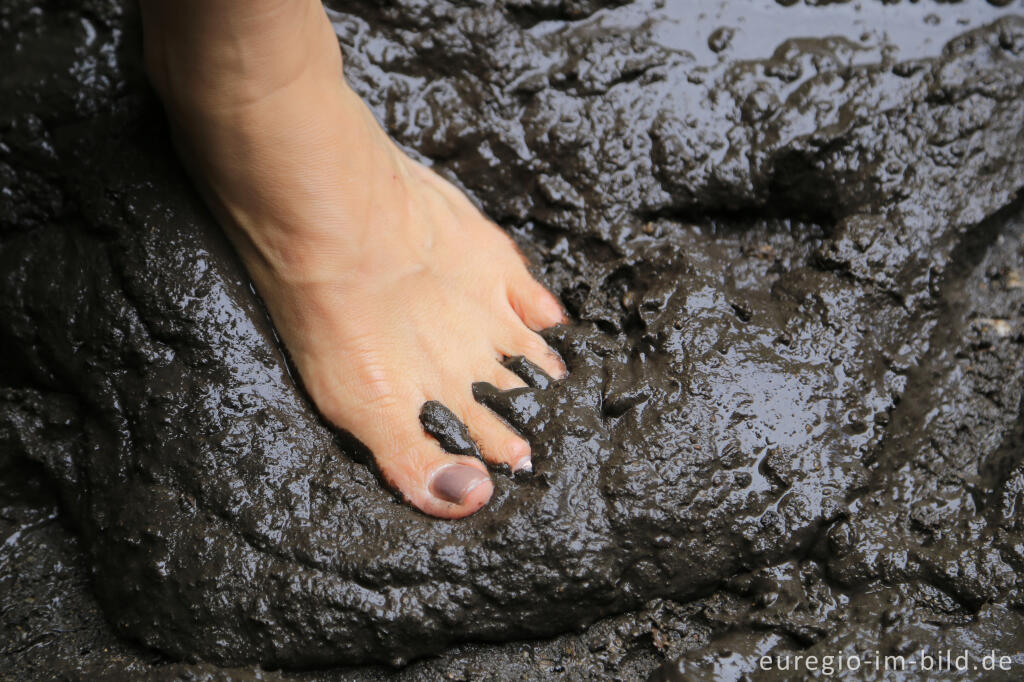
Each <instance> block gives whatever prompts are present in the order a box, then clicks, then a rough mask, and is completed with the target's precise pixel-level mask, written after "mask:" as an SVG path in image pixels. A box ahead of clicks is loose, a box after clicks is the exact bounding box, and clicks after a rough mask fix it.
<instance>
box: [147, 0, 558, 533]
mask: <svg viewBox="0 0 1024 682" xmlns="http://www.w3.org/2000/svg"><path fill="white" fill-rule="evenodd" d="M141 7H142V19H143V35H144V45H145V58H146V65H147V68H148V71H149V75H150V80H151V82H152V83H153V86H154V87H155V89H156V90H157V92H158V93H159V95H160V97H161V99H162V100H163V102H164V106H165V108H166V110H167V114H168V118H169V120H170V122H171V127H172V131H173V135H174V138H175V142H176V144H177V147H178V150H179V154H180V156H181V157H182V160H183V161H184V163H185V165H186V167H187V168H188V169H189V171H190V173H191V175H192V177H193V178H194V180H195V182H196V185H197V186H198V187H199V189H200V191H201V192H202V194H203V196H204V198H205V199H206V202H207V204H208V205H209V206H210V208H211V210H212V212H213V213H214V215H215V216H216V217H217V219H218V221H219V222H220V224H221V226H222V227H223V228H224V230H225V231H226V233H227V235H228V237H229V238H230V239H231V241H232V243H233V244H234V245H235V248H236V249H237V251H238V253H239V255H240V257H241V259H242V261H243V262H244V263H245V266H246V267H247V269H248V271H249V274H250V275H251V277H252V279H253V281H254V283H255V285H256V288H257V289H258V291H259V293H260V295H261V296H262V298H263V300H264V302H265V303H266V306H267V309H268V310H269V312H270V315H271V317H272V319H273V321H274V324H275V326H276V328H277V330H278V332H279V334H280V336H281V338H282V340H283V341H284V344H285V346H286V347H287V349H288V351H289V353H290V355H291V358H292V361H293V362H294V364H295V366H296V367H297V368H298V370H299V373H300V375H301V377H302V380H303V383H304V384H305V387H306V389H307V391H308V392H309V395H310V396H311V397H312V399H313V401H314V402H315V403H316V405H317V407H318V408H319V410H320V411H321V413H322V414H323V415H324V417H326V418H327V419H328V420H330V421H331V422H332V423H334V424H335V425H336V426H338V427H340V428H342V429H345V430H347V431H349V432H350V433H352V434H353V435H354V436H355V437H357V438H358V439H359V440H360V441H362V442H363V443H364V444H366V445H367V447H369V448H370V450H371V451H372V452H373V455H374V459H375V461H376V463H377V466H378V468H379V470H380V472H381V474H382V476H383V477H384V479H385V480H386V481H387V482H388V484H390V485H391V486H392V487H394V488H395V489H396V490H397V491H398V492H399V493H401V495H402V496H403V498H404V499H405V500H406V501H408V502H409V503H410V504H412V505H413V506H415V507H417V508H419V509H420V510H422V511H424V512H426V513H427V514H431V515H433V516H439V517H444V518H459V517H463V516H467V515H469V514H472V513H473V512H475V511H477V510H478V509H480V508H481V507H482V506H483V505H484V504H486V503H487V501H488V499H490V497H491V494H492V492H493V483H492V481H491V477H490V474H489V472H488V467H487V466H486V465H485V464H484V463H483V462H481V461H480V460H479V459H476V458H474V457H462V456H456V455H452V454H448V453H446V452H444V451H443V450H442V449H441V448H440V446H439V445H438V444H437V441H435V440H434V439H433V438H431V437H430V436H428V435H427V434H426V433H425V432H424V430H423V428H422V426H421V424H420V421H419V412H420V409H421V407H422V405H423V403H424V402H425V401H427V400H437V401H439V402H441V403H443V404H444V405H445V406H447V407H448V408H449V409H451V410H452V411H453V412H454V413H455V414H456V415H457V416H458V417H459V418H460V419H461V420H462V422H463V423H464V424H465V425H466V427H467V428H468V429H469V432H470V435H471V436H472V437H473V439H474V440H475V441H476V443H477V445H478V446H479V448H480V451H481V454H482V455H483V458H484V459H485V460H486V461H487V462H488V463H490V464H492V465H506V466H508V467H509V468H510V469H511V470H512V471H526V472H528V471H531V470H532V460H531V456H530V446H529V444H528V443H527V442H526V441H525V440H524V439H523V438H522V437H521V436H520V435H518V434H516V433H515V432H514V431H512V430H511V429H510V428H509V427H508V426H507V425H506V424H505V423H504V422H503V421H502V420H501V419H499V418H498V417H497V416H496V415H495V414H493V413H492V412H490V411H489V410H488V409H486V408H485V407H483V406H481V405H480V404H478V403H477V402H476V401H475V400H474V399H473V395H472V385H473V383H475V382H488V383H491V384H493V385H495V386H497V387H498V388H501V389H512V388H516V387H520V386H524V385H525V384H524V383H523V382H522V380H521V379H520V378H519V377H517V376H516V375H515V374H513V373H512V372H511V371H509V370H508V369H506V368H505V367H503V366H502V364H501V360H502V359H503V358H506V357H512V356H520V355H521V356H525V357H526V358H527V359H528V360H530V361H532V362H533V363H534V364H536V365H538V366H539V367H540V368H542V369H543V370H544V371H546V372H547V373H548V374H549V375H551V376H552V377H555V378H560V377H562V376H564V375H565V366H564V364H563V363H562V361H561V360H560V358H559V357H558V355H557V354H556V353H555V352H554V351H553V350H551V348H550V347H549V346H548V345H547V343H546V342H545V341H544V339H543V338H542V337H541V336H540V335H539V334H538V333H537V332H538V331H540V330H543V329H545V328H547V327H551V326H553V325H556V324H559V323H561V322H564V321H565V317H564V312H563V310H562V307H561V305H560V304H559V302H558V300H557V299H556V298H555V297H554V296H553V295H552V294H551V293H550V292H548V291H547V290H546V289H545V288H544V287H543V286H541V285H540V284H539V283H538V282H537V281H536V280H535V279H534V278H533V277H532V276H531V275H530V273H529V271H528V270H527V267H526V264H525V263H524V261H523V259H522V257H521V255H520V254H519V252H518V251H517V250H516V248H515V246H514V245H513V243H512V241H511V240H510V239H509V238H508V236H507V235H505V233H504V232H502V231H501V230H500V229H499V228H498V227H497V226H495V225H494V224H493V223H492V222H490V221H489V220H488V219H487V218H485V217H484V216H483V215H482V214H481V213H480V212H479V211H478V210H477V209H476V208H475V207H474V206H473V204H472V203H470V201H469V200H468V199H467V198H466V197H465V196H464V195H463V194H462V193H461V192H460V191H459V190H458V189H456V188H455V187H454V186H453V185H451V184H450V183H449V182H447V181H446V180H444V179H443V178H442V177H440V176H439V175H437V174H436V173H434V172H433V171H432V170H430V169H428V168H426V167H425V166H423V165H421V164H419V163H417V162H416V161H413V160H412V159H410V158H409V157H408V156H407V155H406V154H405V153H403V152H402V151H401V150H400V149H399V148H398V147H397V146H396V145H395V144H394V143H393V142H392V141H391V139H390V138H389V137H388V136H387V134H386V133H385V132H384V131H383V129H382V128H381V127H380V125H378V123H377V122H376V121H375V119H374V118H373V116H372V114H371V113H370V111H369V109H368V108H367V107H366V105H365V104H364V103H363V102H362V101H361V100H360V98H359V97H358V96H357V95H356V94H355V92H354V91H353V90H352V89H351V88H350V87H349V86H348V85H347V84H346V82H345V80H344V78H343V76H342V58H341V53H340V50H339V48H338V43H337V40H336V38H335V35H334V32H333V30H332V28H331V25H330V22H329V20H328V18H327V15H326V13H325V12H324V10H323V7H322V6H321V5H320V3H319V0H177V1H173V0H141Z"/></svg>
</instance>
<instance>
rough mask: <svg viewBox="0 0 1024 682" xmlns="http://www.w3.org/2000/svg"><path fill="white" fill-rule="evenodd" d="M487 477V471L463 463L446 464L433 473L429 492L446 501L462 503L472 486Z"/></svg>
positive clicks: (475, 485)
mask: <svg viewBox="0 0 1024 682" xmlns="http://www.w3.org/2000/svg"><path fill="white" fill-rule="evenodd" d="M489 478H490V476H488V475H487V472H484V471H480V470H479V469H477V468H476V467H472V466H467V465H465V464H448V465H446V466H444V467H442V468H441V469H440V470H438V472H437V473H436V474H434V480H433V481H432V482H431V484H430V492H432V493H433V494H434V496H435V497H439V498H441V499H442V500H445V501H447V502H451V503H453V504H462V501H463V500H465V499H466V496H467V495H469V493H470V492H471V491H472V490H473V488H475V487H477V486H478V485H480V484H481V483H483V482H484V481H486V480H488V479H489Z"/></svg>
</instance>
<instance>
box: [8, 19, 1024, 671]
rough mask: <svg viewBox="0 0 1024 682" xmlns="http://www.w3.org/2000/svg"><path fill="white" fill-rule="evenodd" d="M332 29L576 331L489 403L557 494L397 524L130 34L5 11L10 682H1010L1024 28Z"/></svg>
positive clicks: (1016, 633) (792, 23)
mask: <svg viewBox="0 0 1024 682" xmlns="http://www.w3.org/2000/svg"><path fill="white" fill-rule="evenodd" d="M812 4H816V3H812ZM1000 4H1001V3H1000ZM332 6H333V7H334V8H335V9H334V10H333V11H332V20H333V21H334V22H335V26H336V29H337V32H338V35H339V40H340V42H341V44H342V47H343V50H344V52H345V55H346V71H347V76H348V78H349V79H350V80H351V82H352V83H353V85H354V87H355V88H356V89H357V91H359V92H360V93H361V94H363V95H364V96H365V97H366V98H367V100H368V101H369V102H370V104H371V106H372V107H373V108H374V111H375V113H376V114H377V115H378V117H379V118H380V119H381V121H382V122H383V123H384V124H385V126H386V127H387V129H388V130H389V131H390V132H391V133H392V134H393V135H394V136H395V137H396V139H398V140H399V141H400V142H401V143H402V144H404V145H406V147H407V148H408V149H410V150H411V151H412V152H413V153H414V154H417V155H419V156H420V157H421V158H424V159H427V160H430V161H431V162H432V163H434V164H435V165H436V167H437V168H438V169H439V170H441V171H442V172H443V173H445V174H446V175H448V176H449V177H451V178H452V179H453V180H454V181H456V182H458V183H460V184H461V186H463V187H464V188H465V189H466V190H467V191H468V192H469V193H470V195H471V196H472V197H474V199H475V200H476V201H478V202H479V204H480V205H481V206H482V208H483V209H484V210H485V211H486V212H487V213H488V215H490V216H491V217H493V218H494V219H495V220H496V221H497V222H498V223H499V224H501V225H502V226H503V227H504V228H506V229H507V230H509V232H510V233H511V234H512V235H513V236H514V237H515V238H516V240H517V241H518V242H519V244H520V246H521V247H522V248H523V250H524V252H526V253H527V255H529V257H530V258H531V260H532V262H533V263H534V264H535V265H536V269H537V273H538V275H539V276H540V277H541V279H543V281H545V282H546V283H547V284H548V285H549V286H551V287H552V289H553V290H554V291H555V292H556V293H557V294H558V295H559V296H560V297H561V298H562V299H563V300H564V301H565V302H566V304H567V306H568V308H569V310H570V313H571V316H572V318H573V322H572V323H571V324H570V325H567V326H565V327H562V328H559V329H556V330H554V331H553V332H551V333H550V334H549V335H548V336H549V338H550V340H551V342H552V344H553V345H554V346H555V347H557V348H558V349H559V350H560V352H561V353H562V354H563V357H564V358H565V360H566V363H567V365H568V367H569V369H570V372H571V375H570V377H569V378H568V379H566V380H564V381H561V382H557V383H549V382H548V381H547V379H546V378H545V377H542V376H537V375H535V374H531V373H530V372H529V369H528V368H526V367H523V366H521V365H520V366H518V367H519V369H520V370H521V371H522V372H523V373H524V377H525V378H527V379H528V381H529V383H530V384H531V388H527V389H521V390H515V391H511V392H507V393H499V392H497V391H495V390H491V389H490V388H489V387H487V386H480V387H478V388H477V395H478V398H479V399H480V400H481V401H482V402H484V403H485V404H487V405H488V406H490V407H491V408H492V409H494V410H495V411H496V412H498V413H499V414H501V415H502V416H503V417H505V418H506V419H507V420H508V421H509V422H510V423H512V424H513V425H514V426H515V427H516V428H518V429H519V430H521V431H522V433H523V434H524V435H526V436H527V438H528V439H529V440H530V441H531V443H532V445H533V449H534V453H535V457H534V466H535V473H534V474H533V475H532V476H530V477H517V478H515V479H512V478H510V477H508V476H507V475H505V474H502V473H500V472H496V473H495V482H496V491H495V494H494V497H493V499H492V500H491V502H490V504H489V505H488V506H487V507H486V508H485V509H484V510H483V511H481V512H480V513H478V514H477V515H475V516H473V517H471V518H470V519H467V520H463V521H459V522H446V521H441V520H436V519H430V518H427V517H425V516H424V515H422V514H420V513H418V512H416V511H414V510H412V509H410V508H408V507H406V506H404V505H403V504H401V503H400V502H399V501H397V500H396V499H395V498H394V497H393V496H392V495H391V494H390V493H389V492H388V491H387V490H386V489H384V488H383V487H382V486H381V484H380V483H379V482H378V480H377V479H376V477H375V475H374V473H373V471H372V469H371V468H369V467H368V466H367V462H368V461H369V457H368V453H366V452H365V450H364V449H363V448H361V447H360V446H359V445H358V444H357V443H353V442H351V441H350V439H348V438H346V437H345V436H344V434H338V433H335V432H334V431H332V430H331V429H330V428H329V427H328V426H327V425H326V424H324V423H323V421H322V420H321V419H320V418H319V416H318V415H317V414H316V412H315V411H314V410H313V409H312V407H311V405H310V403H309V402H308V400H307V398H306V397H305V396H304V394H303V393H302V391H301V390H300V389H299V388H298V387H297V386H296V384H295V382H294V381H293V380H292V378H291V375H290V374H289V371H288V368H287V365H286V363H285V360H284V357H283V354H282V350H281V348H280V346H279V344H278V343H277V340H276V337H275V336H274V333H273V329H272V326H271V325H270V323H269V321H268V319H267V317H266V314H265V313H264V311H263V309H262V307H261V305H260V303H259V301H258V300H257V299H256V297H255V296H254V295H253V292H252V289H251V287H250V285H249V282H248V279H247V278H246V276H245V273H244V271H243V269H242V268H241V266H240V264H239V263H238V262H237V260H236V259H235V257H234V255H233V253H232V252H231V250H230V248H229V247H228V245H227V243H226V241H225V240H224V238H223V236H222V235H221V233H220V232H219V230H218V228H217V226H216V224H215V223H214V221H213V220H212V218H211V217H210V216H209V215H208V213H207V212H206V210H205V209H204V208H203V206H202V204H201V202H200V201H199V199H198V198H197V197H196V195H195V193H194V192H193V190H192V189H191V188H190V185H189V184H188V182H187V179H186V178H185V177H184V175H183V173H182V171H181V170H180V168H179V166H178V164H177V162H176V161H175V159H174V155H173V152H172V150H171V147H170V145H169V142H168V140H167V130H166V125H165V123H164V121H163V119H162V116H161V114H160V110H159V107H158V106H157V104H156V102H155V100H154V98H153V97H152V95H151V94H150V93H149V92H148V90H147V88H146V86H145V81H144V78H143V76H142V73H141V70H140V66H139V59H138V50H139V45H138V42H139V36H138V26H137V20H136V17H135V16H134V10H133V7H132V5H131V3H128V4H125V5H121V4H117V3H113V2H100V1H98V0H97V1H92V2H83V3H76V4H54V5H47V6H46V7H45V8H44V9H40V8H38V7H36V4H35V3H33V2H22V1H17V0H15V1H9V2H6V3H4V4H3V6H2V7H0V36H2V40H0V58H2V61H3V63H4V64H5V65H8V68H6V69H5V71H4V73H3V74H2V76H0V83H2V91H3V93H4V96H3V97H2V98H0V190H2V191H0V469H2V471H3V478H2V485H0V495H2V497H0V503H2V504H0V506H2V514H0V524H2V525H0V529H2V530H3V534H4V537H5V538H6V541H5V543H4V544H3V547H2V548H0V609H2V612H3V614H4V616H3V633H4V638H3V642H4V643H3V649H2V651H0V655H2V656H3V659H2V660H0V674H3V673H7V674H10V675H12V676H17V677H18V678H19V679H31V678H33V677H46V676H47V674H48V673H52V672H53V671H54V670H59V671H77V672H79V673H81V672H83V671H86V672H88V673H89V674H96V675H98V674H101V673H106V674H114V675H116V674H119V673H124V672H126V671H131V672H132V673H134V674H136V675H149V676H152V677H154V678H165V677H167V678H171V677H175V676H179V675H188V676H192V677H194V678H195V679H218V678H225V679H226V678H233V677H235V678H249V677H255V678H260V677H262V678H265V679H274V678H276V677H277V673H264V672H261V671H260V669H259V668H253V667H249V666H252V665H254V664H261V665H263V666H266V667H270V668H275V667H284V668H286V669H297V668H310V667H323V666H337V665H350V664H356V663H368V662H379V663H390V664H402V663H404V662H406V661H409V660H411V659H413V658H416V657H420V656H424V655H428V654H438V653H440V652H443V651H445V649H446V647H450V646H452V645H453V644H456V643H457V642H460V641H473V642H477V643H476V644H462V645H459V646H456V647H455V648H453V649H448V650H447V652H446V653H444V654H443V655H442V656H441V657H440V658H435V659H432V660H428V661H424V662H418V663H415V664H413V665H411V666H409V667H407V668H405V669H404V670H403V671H402V672H401V673H400V675H401V676H404V677H408V678H412V679H416V678H423V679H434V678H436V676H439V675H444V676H448V677H451V678H455V679H459V678H473V677H474V676H477V675H486V674H487V673H493V671H494V670H495V668H498V669H500V670H502V671H503V672H504V673H505V674H507V675H508V676H513V675H514V676H522V677H527V678H540V677H545V676H550V675H555V674H563V675H566V676H570V677H580V678H586V677H602V676H606V675H607V676H614V675H618V676H623V677H626V678H635V677H637V676H642V675H646V674H648V673H650V672H651V671H652V670H654V669H655V668H656V667H657V666H658V664H659V663H660V661H661V660H663V659H665V658H666V657H667V658H669V659H672V660H674V661H675V662H674V663H672V664H670V665H668V666H667V667H666V668H665V669H664V670H662V671H660V672H658V675H660V676H662V677H663V678H669V679H672V678H677V679H690V678H694V677H699V676H701V675H706V676H708V678H709V679H716V678H718V679H721V678H722V677H726V678H728V677H729V676H732V677H738V676H739V675H741V674H744V673H756V672H757V671H756V669H755V667H754V666H756V665H757V660H758V657H759V656H760V655H763V654H765V653H778V652H786V651H800V652H804V653H808V652H819V653H840V652H843V651H854V650H857V649H864V648H868V649H870V650H876V649H877V650H880V651H883V652H884V651H897V652H901V653H903V654H906V655H908V656H909V655H912V654H914V653H915V652H918V653H920V652H924V651H929V650H932V651H934V650H937V649H938V648H940V647H941V648H943V649H944V648H946V647H954V648H955V647H960V648H963V647H964V646H977V647H984V649H986V650H988V649H995V650H997V651H999V652H1001V653H1007V654H1014V655H1016V657H1015V659H1014V661H1015V665H1017V666H1021V667H1024V658H1022V657H1021V656H1020V655H1019V652H1020V651H1021V649H1022V643H1024V615H1022V612H1021V610H1020V609H1021V607H1022V601H1024V597H1022V593H1021V589H1022V588H1024V445H1022V435H1021V431H1022V426H1021V395H1022V390H1024V358H1022V355H1024V281H1022V277H1024V275H1022V268H1024V241H1022V240H1024V205H1022V204H1021V202H1020V201H1019V200H1018V199H1017V197H1018V196H1019V192H1020V190H1021V188H1022V186H1024V135H1022V132H1024V7H1021V6H1020V5H1019V4H1014V3H1010V5H1009V6H1008V7H1003V8H998V7H995V6H988V5H985V6H971V7H969V8H967V7H961V6H958V5H953V6H949V5H939V4H934V5H931V4H915V5H913V6H911V5H909V4H908V5H897V6H895V7H893V6H889V5H884V4H882V3H877V4H875V3H863V5H860V4H858V5H855V6H854V5H852V4H851V5H846V4H841V5H840V6H839V7H837V8H819V7H781V6H779V5H775V4H770V3H769V4H766V5H765V6H763V7H759V8H751V9H749V10H737V8H736V7H734V6H733V5H731V4H730V3H722V5H721V6H720V8H719V9H717V14H716V13H715V12H710V11H707V7H704V10H705V11H704V13H702V14H699V16H696V17H694V16H693V14H694V13H695V12H696V10H692V9H689V8H687V7H686V6H685V3H672V2H667V3H664V2H663V3H655V2H650V3H648V2H636V3H622V2H605V3H600V2H569V1H566V2H554V1H548V0H506V1H505V2H493V3H491V2H488V3H484V2H480V3H476V2H473V3H466V2H447V1H438V2H429V3H425V2H416V1H413V0H395V1H392V2H387V3H376V2H368V1H367V2H360V1H355V0H353V1H351V2H345V3H341V2H338V3H334V4H333V5H332ZM828 13H833V14H831V15H829V14H828ZM747 15H749V17H750V18H749V19H748V18H747ZM829 16H832V17H833V20H832V21H833V24H834V25H833V26H832V28H829V26H830V24H829V23H828V21H829V20H828V17H829ZM737 17H738V18H737ZM733 19H735V21H734V20H733ZM804 19H805V20H806V21H805V22H804V23H801V21H802V20H804ZM883 19H884V20H885V21H883ZM890 19H891V20H892V21H891V23H890V24H886V21H888V20H890ZM772 22H775V23H774V24H773V23H772ZM873 22H875V23H877V24H878V25H877V26H876V25H875V23H873ZM900 22H903V23H900ZM694 25H695V26H696V27H697V28H698V29H699V30H700V31H701V32H702V36H703V38H702V39H701V42H699V43H698V44H692V41H687V40H684V39H683V38H682V37H680V36H683V37H685V36H686V35H688V33H687V32H688V31H693V30H695V29H694V28H693V27H694ZM801 26H805V27H807V28H806V29H805V30H813V31H815V32H816V33H817V36H818V37H807V36H808V34H807V33H801ZM878 26H883V27H884V26H889V28H888V29H886V30H885V31H883V30H881V29H879V28H878ZM794 31H795V33H794ZM832 34H837V35H832ZM838 34H842V35H838ZM847 34H848V35H847ZM765 35H769V36H772V41H771V43H772V44H771V46H770V48H767V49H764V50H763V51H762V52H759V53H757V54H753V55H751V54H746V53H745V51H749V50H751V49H757V46H759V45H762V44H763V43H764V40H765ZM787 36H793V38H791V39H784V38H786V37H787ZM822 36H824V37H822ZM844 36H845V37H844ZM922 36H925V37H927V39H922ZM940 38H941V39H940ZM902 44H905V47H904V49H902V51H901V47H900V46H901V45H902ZM751 45H753V46H755V47H753V48H752V47H751ZM452 342H453V344H457V343H458V339H453V340H452ZM424 421H425V424H426V425H427V426H428V427H430V428H432V429H435V431H436V435H437V436H438V437H439V439H440V440H441V442H444V443H447V444H449V445H450V446H451V447H462V446H464V445H466V444H465V443H461V439H460V433H459V429H458V428H453V427H452V425H451V424H450V420H447V419H446V418H445V416H444V414H443V410H440V409H439V408H438V406H432V409H431V411H430V414H428V415H427V418H426V419H425V420H424ZM66 528H67V529H71V530H72V531H73V534H71V533H69V532H68V530H66ZM93 594H95V597H94V596H93ZM97 604H98V605H99V607H101V608H102V615H101V613H100V611H99V610H98V607H97ZM617 614H625V615H617ZM601 618H603V619H604V620H601V621H600V622H598V623H597V624H596V625H593V626H592V627H591V628H590V629H589V630H587V631H585V632H583V633H582V634H571V635H564V634H561V633H565V632H568V631H573V630H577V629H579V628H581V627H584V626H587V625H589V624H591V623H594V621H595V620H597V619H601ZM105 621H106V622H109V627H108V626H107V625H106V624H105ZM552 636H557V637H556V638H555V639H551V640H547V641H545V642H540V643H531V644H506V645H500V646H498V645H487V644H484V642H502V641H509V640H522V639H525V638H537V637H552ZM122 637H125V638H128V641H125V640H123V639H121V638H122ZM133 642H134V643H133ZM179 660H185V661H191V662H192V663H191V664H190V663H184V664H178V663H171V662H172V661H179ZM200 660H201V661H204V663H201V664H199V663H196V662H197V661H200ZM216 666H246V667H243V668H237V669H235V670H234V671H231V670H227V669H222V668H218V667H216ZM1022 669H1024V668H1022ZM861 672H862V673H863V671H861ZM69 674H70V673H69ZM384 674H385V669H384V668H373V667H371V668H362V669H338V670H335V671H334V672H333V673H332V672H320V673H306V674H304V675H301V674H298V673H296V675H298V676H299V677H306V678H323V679H330V678H332V677H334V676H336V675H337V676H344V677H346V678H347V677H352V676H360V677H365V678H376V677H378V676H382V675H384ZM759 674H762V675H767V676H768V677H769V678H770V677H771V674H765V673H759ZM775 674H777V675H778V676H779V678H780V679H791V677H792V673H784V672H777V673H775Z"/></svg>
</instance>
